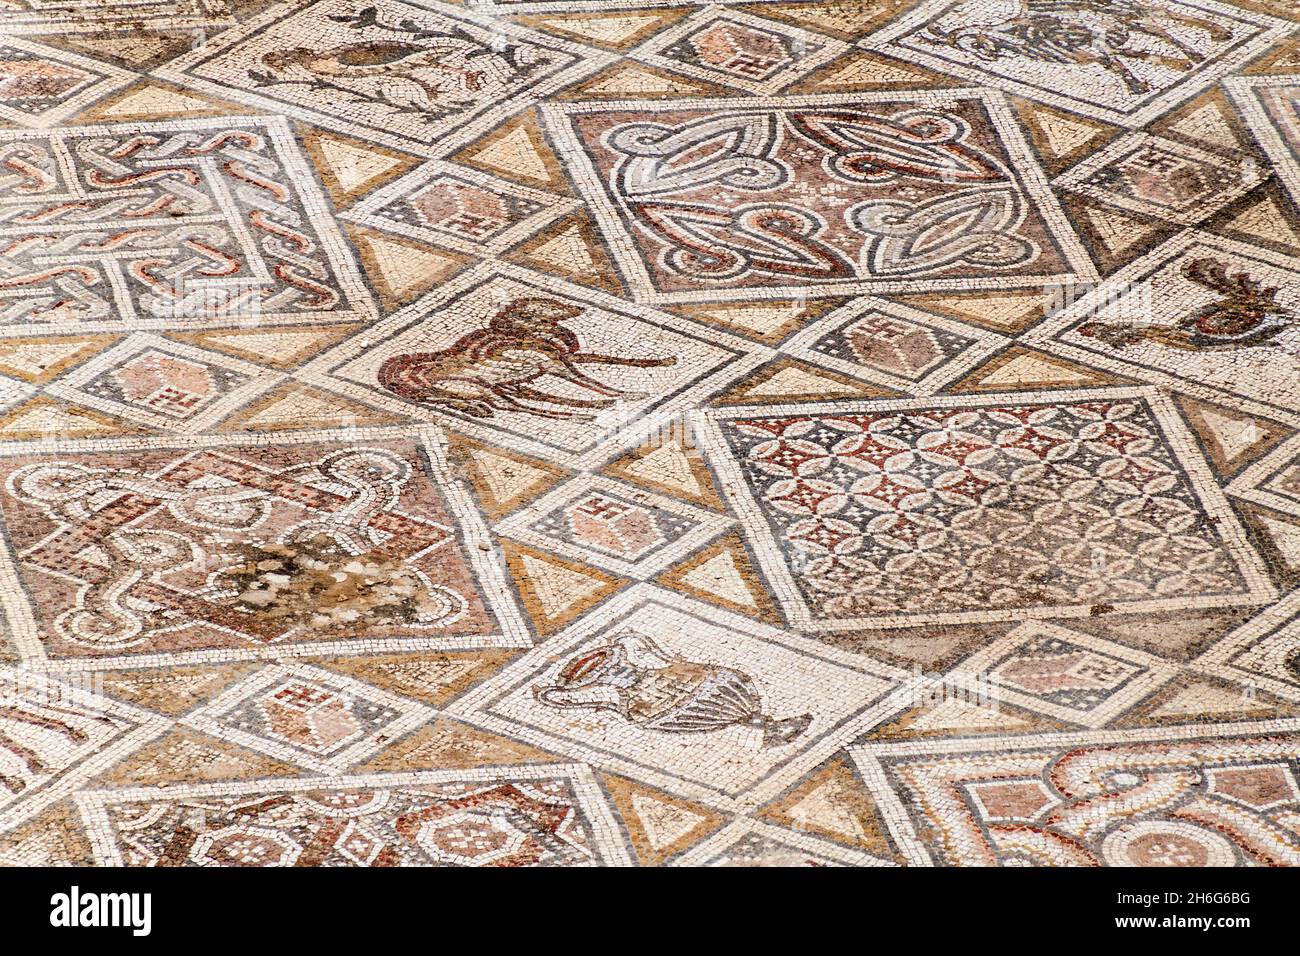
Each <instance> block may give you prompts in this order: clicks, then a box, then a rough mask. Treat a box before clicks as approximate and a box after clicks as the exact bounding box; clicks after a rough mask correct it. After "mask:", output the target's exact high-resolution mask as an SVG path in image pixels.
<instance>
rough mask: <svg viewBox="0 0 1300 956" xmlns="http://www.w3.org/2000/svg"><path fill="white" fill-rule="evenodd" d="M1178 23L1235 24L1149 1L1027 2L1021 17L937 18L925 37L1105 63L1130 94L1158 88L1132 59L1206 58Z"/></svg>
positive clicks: (999, 51) (1167, 64) (997, 54)
mask: <svg viewBox="0 0 1300 956" xmlns="http://www.w3.org/2000/svg"><path fill="white" fill-rule="evenodd" d="M1171 27H1181V28H1193V29H1196V30H1200V31H1202V32H1204V33H1205V34H1207V35H1208V36H1209V37H1210V38H1211V39H1213V40H1216V41H1220V42H1222V41H1224V40H1229V39H1231V38H1232V28H1231V27H1228V26H1226V25H1224V24H1222V23H1216V22H1214V21H1213V20H1209V19H1206V18H1203V17H1198V16H1194V15H1192V14H1189V13H1187V12H1185V11H1181V10H1173V9H1170V8H1168V7H1164V6H1160V5H1158V4H1153V3H1144V2H1142V0H1020V9H1019V12H1018V13H1017V14H1016V15H1015V16H1013V17H1008V18H1007V19H1005V20H1000V21H997V22H994V23H977V24H967V25H961V26H957V27H953V28H951V29H945V28H943V27H940V26H939V25H938V24H931V25H930V28H929V30H928V32H927V33H924V34H922V35H921V36H920V39H922V40H923V41H925V42H927V43H930V44H933V45H937V46H950V47H953V48H954V49H957V50H960V51H962V52H963V53H969V54H972V55H974V56H977V57H979V58H980V59H981V60H985V61H993V60H1001V59H1004V58H1010V57H1023V58H1025V59H1028V60H1035V61H1038V62H1042V63H1061V64H1066V65H1079V66H1084V65H1087V66H1091V65H1097V66H1101V67H1103V68H1104V69H1106V70H1109V71H1110V72H1112V73H1114V74H1116V75H1117V76H1118V77H1119V78H1120V79H1122V80H1123V81H1124V85H1125V86H1126V87H1127V88H1128V90H1129V92H1130V93H1133V94H1140V93H1147V92H1150V90H1151V84H1150V83H1149V82H1147V81H1146V80H1144V79H1142V78H1141V77H1139V76H1137V75H1136V74H1135V73H1133V71H1132V70H1131V69H1130V67H1129V64H1128V62H1127V61H1129V60H1137V61H1142V62H1147V63H1154V64H1156V65H1158V66H1162V67H1164V68H1166V69H1170V70H1176V71H1178V72H1186V71H1187V70H1190V69H1191V68H1192V67H1193V66H1194V65H1195V64H1197V63H1200V62H1202V61H1203V60H1204V59H1205V56H1204V54H1202V53H1201V52H1200V51H1198V50H1196V49H1194V48H1192V47H1191V46H1189V45H1188V44H1187V43H1186V42H1185V41H1184V40H1183V39H1181V38H1180V37H1179V36H1178V35H1177V34H1176V33H1175V32H1174V31H1173V30H1172V29H1171ZM1142 39H1145V40H1146V41H1147V43H1148V44H1149V43H1150V41H1153V40H1154V41H1156V44H1157V45H1158V46H1160V47H1163V48H1164V50H1165V52H1158V51H1156V50H1152V49H1149V48H1146V47H1144V46H1138V45H1135V44H1136V42H1137V41H1139V40H1142Z"/></svg>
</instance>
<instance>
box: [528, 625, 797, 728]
mask: <svg viewBox="0 0 1300 956" xmlns="http://www.w3.org/2000/svg"><path fill="white" fill-rule="evenodd" d="M533 696H534V697H536V698H537V700H538V701H540V702H541V703H543V704H545V705H546V706H548V707H555V708H558V709H570V708H572V709H578V710H608V711H613V712H614V713H617V714H618V715H619V716H620V717H622V718H623V719H624V720H627V721H630V722H631V723H633V724H636V725H637V726H638V727H643V728H645V729H646V730H657V731H660V732H662V733H669V734H698V733H706V732H708V731H711V730H723V729H725V728H727V727H753V728H756V729H757V730H759V731H761V733H762V735H763V746H764V747H775V746H779V745H782V744H788V743H790V742H791V741H792V740H794V739H795V738H796V737H798V736H799V735H801V734H802V733H803V732H804V731H805V730H807V729H808V725H809V723H811V722H812V716H811V715H810V714H801V715H799V716H797V717H786V718H783V719H780V720H778V719H775V718H773V717H769V716H768V715H767V714H765V713H764V712H763V700H762V697H761V695H760V693H759V690H758V687H757V686H756V685H755V684H754V681H753V678H751V677H750V676H749V675H748V674H743V673H741V672H740V671H737V670H732V669H731V668H729V667H720V666H718V665H716V664H703V663H699V662H696V661H688V660H686V659H685V658H682V657H677V656H676V655H673V654H669V653H667V652H665V651H664V650H662V649H661V648H660V647H659V646H658V645H657V644H655V642H654V641H652V640H651V639H650V638H648V637H646V636H645V635H644V634H639V633H637V632H636V631H626V632H624V633H622V634H620V635H618V636H617V638H616V640H614V641H613V642H612V643H610V644H606V645H604V646H602V647H597V648H594V649H593V650H589V651H583V652H582V653H580V654H578V655H576V656H575V657H574V658H572V659H571V660H570V661H568V662H567V663H566V664H565V665H564V666H563V667H562V668H560V673H559V675H558V676H557V678H556V680H555V682H554V683H553V684H551V685H549V686H538V687H534V688H533Z"/></svg>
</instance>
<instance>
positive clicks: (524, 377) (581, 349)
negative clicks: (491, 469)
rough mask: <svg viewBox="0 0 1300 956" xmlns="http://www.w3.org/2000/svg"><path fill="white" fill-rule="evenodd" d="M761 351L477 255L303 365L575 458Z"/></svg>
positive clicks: (356, 391) (443, 417) (384, 399)
mask: <svg viewBox="0 0 1300 956" xmlns="http://www.w3.org/2000/svg"><path fill="white" fill-rule="evenodd" d="M768 354H770V353H769V352H768V351H767V350H766V349H764V348H763V347H762V346H756V345H754V344H752V343H750V342H747V341H745V340H743V339H740V338H737V337H734V336H731V335H726V334H724V333H722V332H718V331H713V330H710V329H708V328H706V327H704V326H701V325H697V324H694V323H691V322H688V321H685V320H683V319H681V318H678V317H676V316H674V315H672V314H669V313H666V312H658V311H654V310H650V309H643V308H638V307H636V306H631V305H628V304H627V303H624V302H620V301H618V300H616V299H613V298H609V297H606V296H602V295H599V294H596V293H593V292H592V291H591V290H589V289H582V288H579V287H575V286H573V285H571V284H569V283H564V282H558V281H556V280H551V279H547V278H546V277H544V276H542V275H540V274H538V273H534V272H528V271H525V270H521V269H516V268H513V267H510V266H505V265H498V264H484V265H482V266H480V267H478V268H476V269H474V270H471V271H470V272H466V273H462V274H461V275H460V276H457V277H456V278H454V279H452V280H451V281H450V282H446V283H443V284H442V285H441V286H439V287H438V288H437V289H435V290H434V291H433V292H431V293H430V294H429V295H428V296H426V297H424V298H423V299H420V300H418V301H417V302H415V303H413V304H412V305H410V306H409V307H407V308H406V309H403V310H402V311H400V312H398V313H396V314H395V315H393V316H391V317H389V318H388V319H387V320H385V321H384V322H382V323H380V324H379V325H378V326H376V327H375V329H374V330H373V332H367V333H366V334H365V335H362V336H358V337H354V338H353V339H351V340H350V341H348V342H345V343H343V344H341V345H339V346H338V347H337V348H335V349H333V350H331V351H329V352H327V353H326V354H325V355H322V356H321V357H320V358H319V359H317V360H316V361H314V362H313V363H312V364H311V365H310V366H308V367H307V368H306V369H305V370H304V372H303V373H302V374H303V377H304V378H305V379H307V380H308V381H312V382H315V383H318V384H320V385H321V386H323V387H326V388H330V389H333V390H337V391H339V392H341V393H343V394H345V395H349V396H352V397H354V398H356V399H358V400H362V401H366V402H368V403H372V404H375V405H378V406H380V407H382V408H387V409H390V410H392V411H393V412H395V413H399V414H403V415H408V416H412V417H417V418H427V419H429V420H431V421H438V422H444V423H447V424H449V425H452V427H455V428H456V429H458V430H461V431H465V432H468V433H469V434H472V435H474V436H476V437H481V438H482V439H483V440H486V441H491V442H494V443H499V444H504V445H506V446H508V447H511V448H514V449H516V450H519V451H523V452H529V453H533V454H541V455H544V456H547V457H550V458H553V459H557V460H561V461H565V462H567V463H574V464H581V463H583V462H584V461H587V460H589V457H587V456H589V455H590V454H591V453H592V452H593V450H594V449H596V448H597V447H598V446H600V445H602V444H604V443H613V444H617V443H619V442H622V441H625V440H626V441H630V440H632V438H634V437H635V436H637V435H641V436H644V435H645V434H647V433H649V432H652V431H653V430H654V429H655V428H656V427H657V425H658V424H662V423H663V422H666V421H668V420H670V419H671V418H672V416H674V415H676V414H677V413H679V412H680V411H681V410H683V409H686V408H689V407H691V406H692V404H693V403H694V402H695V401H696V400H697V399H698V397H699V396H701V395H706V394H710V393H711V392H712V391H715V390H716V389H717V388H718V387H719V384H720V383H721V382H724V381H727V380H729V379H730V378H734V377H735V376H737V375H740V374H743V373H744V372H745V371H746V370H747V369H752V368H753V367H754V366H755V365H757V364H758V363H759V362H760V361H761V360H762V359H763V358H764V357H766V356H767V355H768ZM503 358H508V360H509V364H504V363H503V362H502V359H503Z"/></svg>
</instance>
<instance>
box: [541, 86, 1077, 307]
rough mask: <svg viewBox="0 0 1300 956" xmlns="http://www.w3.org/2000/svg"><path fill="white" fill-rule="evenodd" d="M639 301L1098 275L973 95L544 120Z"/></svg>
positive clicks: (594, 113) (1009, 137)
mask: <svg viewBox="0 0 1300 956" xmlns="http://www.w3.org/2000/svg"><path fill="white" fill-rule="evenodd" d="M543 115H545V116H546V117H547V120H548V123H549V125H550V127H551V128H552V130H554V133H555V135H556V136H557V137H559V138H560V140H561V143H562V144H563V147H564V148H565V149H566V150H567V151H568V152H569V153H571V154H572V155H574V156H575V158H578V159H579V162H578V163H577V165H576V168H575V170H574V172H573V175H574V176H575V178H576V179H577V181H578V184H579V187H580V188H581V190H582V192H583V196H584V198H585V199H586V200H587V201H588V202H590V203H591V204H592V206H593V207H594V208H595V210H596V212H597V215H598V218H599V221H600V225H601V228H602V231H603V233H604V237H605V240H606V241H607V242H608V243H609V245H610V246H611V249H612V251H613V253H614V255H615V258H616V260H617V262H618V266H619V268H620V269H621V271H622V272H623V274H624V276H625V277H626V279H627V281H628V283H629V285H630V286H631V288H632V289H633V292H634V294H635V295H637V296H638V298H641V299H642V300H644V301H652V302H685V301H697V300H705V299H726V298H737V297H740V296H745V295H751V296H752V295H753V294H754V293H755V292H756V291H763V292H766V293H768V294H771V295H778V294H779V295H788V294H831V293H835V292H877V291H891V290H892V291H921V290H925V289H954V288H984V287H988V286H990V285H992V284H998V285H1001V286H1008V285H1010V286H1026V285H1042V284H1044V283H1050V282H1053V281H1060V280H1064V279H1087V278H1090V277H1092V276H1093V274H1094V272H1093V265H1092V263H1091V261H1090V260H1089V259H1088V257H1087V255H1086V254H1085V253H1084V251H1083V249H1082V247H1081V246H1080V245H1079V242H1078V239H1077V238H1076V236H1075V235H1074V233H1073V231H1072V230H1071V229H1070V228H1069V227H1068V225H1067V224H1066V222H1065V220H1064V218H1063V216H1062V214H1061V212H1060V208H1059V206H1058V205H1057V203H1056V200H1055V198H1054V197H1053V196H1052V195H1051V193H1050V192H1049V191H1048V189H1047V186H1046V182H1045V181H1044V179H1043V177H1042V173H1041V170H1040V168H1039V167H1038V165H1037V163H1036V162H1035V160H1033V159H1032V157H1031V156H1030V154H1029V153H1028V151H1027V149H1026V147H1025V145H1024V141H1023V139H1022V138H1021V134H1020V132H1019V130H1018V128H1017V127H1016V125H1015V121H1014V120H1013V119H1012V118H1011V115H1010V113H1009V112H1008V111H1007V107H1006V105H1005V103H1004V101H1002V99H1001V98H1000V97H997V96H996V95H995V94H991V93H988V92H983V91H916V92H906V93H881V92H873V93H866V94H854V95H845V96H791V97H776V98H769V97H764V98H757V99H741V98H736V99H730V100H709V101H694V102H687V103H680V104H672V103H662V102H652V101H646V102H632V101H628V102H617V103H577V104H572V105H568V104H566V105H548V106H546V107H544V108H543Z"/></svg>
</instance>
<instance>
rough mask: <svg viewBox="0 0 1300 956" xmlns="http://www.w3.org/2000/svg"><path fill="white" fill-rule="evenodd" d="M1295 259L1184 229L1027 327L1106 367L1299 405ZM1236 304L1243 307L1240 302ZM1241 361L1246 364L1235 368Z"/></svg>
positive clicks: (1299, 267) (1298, 266) (1299, 291)
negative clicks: (1102, 284)
mask: <svg viewBox="0 0 1300 956" xmlns="http://www.w3.org/2000/svg"><path fill="white" fill-rule="evenodd" d="M1297 276H1300V259H1296V258H1293V257H1291V256H1286V255H1281V254H1278V253H1275V252H1272V251H1271V250H1268V249H1265V248H1262V247H1260V246H1253V245H1250V244H1247V243H1242V242H1236V241H1233V240H1230V239H1221V238H1217V237H1215V236H1211V235H1207V234H1203V233H1199V232H1196V231H1188V232H1185V233H1182V234H1180V235H1179V236H1176V237H1175V238H1173V239H1171V240H1170V241H1169V242H1166V243H1163V244H1161V245H1160V246H1158V247H1157V248H1156V249H1154V250H1152V251H1151V253H1149V254H1148V255H1146V256H1144V257H1142V258H1140V259H1137V260H1136V261H1134V262H1132V263H1130V264H1129V265H1127V266H1125V267H1124V268H1123V269H1121V270H1120V271H1119V272H1117V273H1116V274H1115V276H1114V277H1113V279H1112V282H1111V283H1109V284H1107V285H1106V286H1105V287H1103V288H1098V289H1094V290H1093V291H1092V292H1090V293H1088V294H1087V295H1085V296H1083V297H1082V298H1081V299H1080V300H1079V301H1077V302H1075V303H1073V304H1072V305H1070V306H1069V307H1067V308H1065V309H1063V310H1061V312H1060V313H1059V314H1058V315H1056V316H1054V317H1052V318H1051V319H1050V320H1049V321H1048V322H1045V323H1043V324H1042V325H1040V326H1037V327H1035V328H1034V329H1033V330H1031V332H1030V333H1029V334H1028V335H1027V336H1026V338H1027V339H1029V340H1031V341H1032V340H1045V339H1051V340H1053V341H1057V342H1060V343H1063V344H1065V345H1068V346H1070V347H1072V348H1074V349H1078V350H1082V351H1086V352H1087V353H1090V354H1091V355H1092V356H1096V359H1097V360H1098V361H1099V362H1100V363H1101V364H1103V365H1105V366H1106V367H1109V368H1112V369H1114V370H1116V371H1119V370H1122V369H1123V370H1127V369H1133V370H1139V369H1142V370H1146V372H1145V374H1146V375H1148V376H1152V375H1160V374H1161V373H1164V374H1163V375H1162V376H1161V378H1162V380H1163V381H1175V380H1177V381H1182V382H1186V383H1189V384H1192V385H1207V386H1211V387H1214V388H1217V389H1222V390H1223V391H1226V392H1230V393H1234V394H1237V395H1242V396H1245V397H1247V398H1252V399H1263V400H1266V401H1269V402H1272V403H1273V404H1277V405H1281V406H1284V407H1286V408H1290V409H1296V408H1300V390H1298V389H1297V384H1296V377H1295V361H1296V359H1295V356H1296V355H1297V354H1300V331H1298V330H1297V324H1296V319H1295V313H1296V309H1297V307H1300V287H1298V286H1297V285H1296V279H1297ZM1243 307H1244V308H1243ZM1243 363H1248V364H1249V367H1250V374H1249V375H1243V374H1242V373H1241V370H1242V366H1243Z"/></svg>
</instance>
